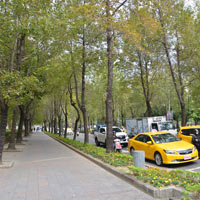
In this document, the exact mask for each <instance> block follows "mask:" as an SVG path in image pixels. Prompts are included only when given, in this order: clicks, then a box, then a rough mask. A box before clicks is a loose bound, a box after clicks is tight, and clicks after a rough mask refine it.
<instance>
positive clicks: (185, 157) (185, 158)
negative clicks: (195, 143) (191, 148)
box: [184, 155, 192, 160]
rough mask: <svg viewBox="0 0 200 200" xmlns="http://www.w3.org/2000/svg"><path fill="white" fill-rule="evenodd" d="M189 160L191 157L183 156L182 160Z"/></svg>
mask: <svg viewBox="0 0 200 200" xmlns="http://www.w3.org/2000/svg"><path fill="white" fill-rule="evenodd" d="M191 158H192V157H191V155H187V156H184V160H189V159H191Z"/></svg>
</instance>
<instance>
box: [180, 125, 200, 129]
mask: <svg viewBox="0 0 200 200" xmlns="http://www.w3.org/2000/svg"><path fill="white" fill-rule="evenodd" d="M190 128H200V125H196V126H182V127H181V128H180V129H181V130H182V129H190Z"/></svg>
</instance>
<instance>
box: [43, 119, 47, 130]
mask: <svg viewBox="0 0 200 200" xmlns="http://www.w3.org/2000/svg"><path fill="white" fill-rule="evenodd" d="M44 131H47V120H44Z"/></svg>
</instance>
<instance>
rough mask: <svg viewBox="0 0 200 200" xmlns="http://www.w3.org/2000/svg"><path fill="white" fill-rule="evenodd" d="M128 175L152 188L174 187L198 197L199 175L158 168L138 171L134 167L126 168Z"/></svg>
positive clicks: (197, 173) (199, 191)
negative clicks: (128, 171)
mask: <svg viewBox="0 0 200 200" xmlns="http://www.w3.org/2000/svg"><path fill="white" fill-rule="evenodd" d="M128 168H129V170H130V173H131V174H132V175H134V176H136V177H137V178H138V179H139V180H141V181H144V182H146V183H149V184H151V185H153V186H154V187H159V188H162V187H167V186H169V185H175V186H179V187H183V188H184V189H185V190H187V191H189V192H194V193H196V194H197V196H198V195H200V185H199V181H200V173H199V172H196V173H193V172H189V171H183V170H171V171H169V172H168V171H167V170H161V169H160V168H148V169H140V168H137V167H134V166H130V167H128Z"/></svg>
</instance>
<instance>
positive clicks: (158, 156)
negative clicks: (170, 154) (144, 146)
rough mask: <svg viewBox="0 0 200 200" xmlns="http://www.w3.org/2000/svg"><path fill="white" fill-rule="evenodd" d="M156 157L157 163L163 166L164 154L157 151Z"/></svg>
mask: <svg viewBox="0 0 200 200" xmlns="http://www.w3.org/2000/svg"><path fill="white" fill-rule="evenodd" d="M154 158H155V162H156V165H158V166H161V165H162V164H163V161H162V156H161V155H160V154H159V153H158V152H157V153H155V156H154Z"/></svg>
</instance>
